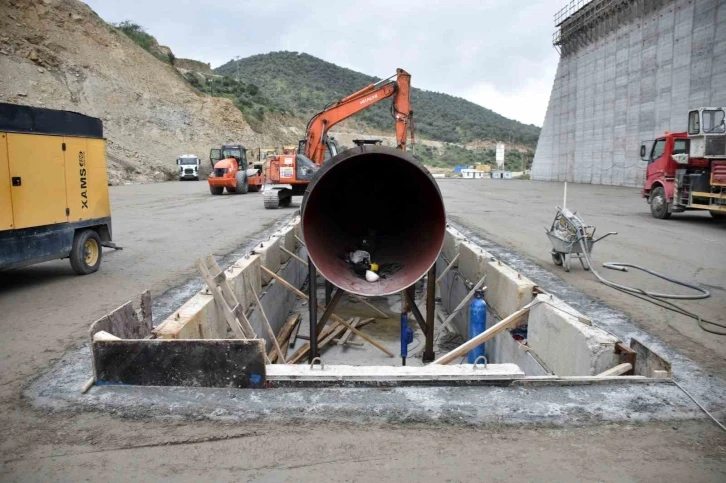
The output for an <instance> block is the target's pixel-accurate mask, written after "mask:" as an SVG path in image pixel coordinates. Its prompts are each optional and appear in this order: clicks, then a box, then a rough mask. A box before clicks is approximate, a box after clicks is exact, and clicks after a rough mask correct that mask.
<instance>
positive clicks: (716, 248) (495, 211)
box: [439, 179, 726, 377]
mask: <svg viewBox="0 0 726 483" xmlns="http://www.w3.org/2000/svg"><path fill="white" fill-rule="evenodd" d="M439 181H440V183H439V186H440V187H441V191H442V192H443V194H444V198H445V201H446V212H447V215H448V216H449V217H450V218H451V219H453V220H455V221H457V222H459V223H461V224H462V225H464V226H466V227H468V228H469V229H471V230H472V231H474V232H476V233H480V234H482V235H483V236H484V237H485V238H487V239H490V240H492V241H494V242H496V243H499V244H500V245H504V246H506V247H509V248H512V249H514V250H516V251H518V252H519V253H521V254H522V255H525V256H527V257H528V258H530V259H532V260H534V261H535V262H536V263H538V264H539V265H541V266H542V267H544V268H545V269H547V270H550V271H552V272H554V273H555V274H558V275H559V276H560V277H562V279H564V280H565V282H566V283H567V284H569V285H571V286H575V287H577V288H579V289H580V290H582V291H584V292H585V293H587V294H588V295H590V296H592V297H594V298H597V299H600V300H603V301H604V302H606V303H607V304H609V305H611V306H612V307H615V308H617V309H618V310H620V311H622V312H625V313H626V314H628V315H630V316H631V317H632V318H633V320H634V321H635V322H636V323H637V324H638V325H639V326H640V327H641V328H643V329H644V330H646V331H647V332H650V333H652V334H656V335H658V336H659V337H660V338H661V339H663V340H664V341H665V342H667V343H668V344H669V345H671V346H673V347H675V348H677V349H678V350H680V351H681V352H682V353H683V354H685V355H686V356H688V357H689V358H691V359H693V360H694V361H696V362H698V363H699V364H700V365H701V366H703V367H705V368H708V369H709V370H710V371H712V372H713V373H716V374H719V375H721V376H722V377H726V345H724V341H726V336H718V335H713V334H709V333H708V332H705V331H703V330H701V329H700V328H699V327H698V324H697V322H696V321H695V320H694V319H690V318H687V317H685V316H682V315H678V314H675V313H673V312H670V311H667V310H664V309H661V308H658V307H656V306H655V305H652V304H650V303H648V302H644V301H641V300H638V299H636V298H635V297H632V296H630V295H627V294H624V293H622V292H618V291H616V290H614V289H612V288H610V287H607V286H605V285H603V284H601V283H599V282H598V281H597V280H596V279H595V277H594V276H593V275H592V274H591V273H589V272H586V271H584V270H583V269H582V267H581V266H580V264H579V262H578V261H577V260H573V265H572V267H573V268H572V271H571V272H569V273H566V272H565V271H564V270H563V269H562V268H560V267H555V265H554V264H553V263H552V258H551V256H550V254H549V251H550V249H551V248H552V245H551V244H550V242H549V239H548V238H547V236H546V235H545V232H544V227H548V228H549V226H550V225H551V224H552V219H553V218H554V215H555V206H561V205H562V195H563V184H562V183H547V182H536V181H518V180H495V179H485V180H439ZM567 206H568V208H570V209H572V210H576V211H578V212H579V213H580V214H581V215H582V217H583V219H584V220H585V222H586V223H588V224H591V225H594V226H595V227H596V228H597V235H604V234H605V233H607V232H609V231H616V232H618V235H616V236H610V237H608V238H606V239H605V240H603V241H602V242H601V243H598V244H596V245H595V249H594V253H593V255H594V262H595V263H596V269H597V271H598V272H599V273H600V274H601V275H602V276H604V277H605V278H607V279H609V280H613V281H615V282H618V283H621V284H625V285H635V286H639V287H643V288H646V289H648V290H654V291H659V292H669V293H693V292H689V291H688V289H685V288H683V287H678V286H675V285H672V284H668V283H665V282H662V281H660V280H659V279H657V278H655V277H650V276H647V275H645V274H643V273H641V272H638V271H635V270H631V271H630V272H628V273H622V272H617V271H613V270H607V269H605V268H602V266H601V265H602V262H607V261H620V262H628V263H633V264H636V265H642V266H644V267H647V268H650V269H652V270H655V271H657V272H661V273H664V274H667V275H670V276H672V277H676V278H678V279H680V280H683V281H686V282H690V283H696V284H700V285H703V286H704V287H706V288H707V289H708V290H710V291H711V293H712V295H711V297H710V298H708V299H705V300H697V301H683V302H678V303H679V305H683V307H685V308H686V309H687V310H690V311H692V312H695V313H698V314H700V315H701V316H702V317H704V318H706V319H708V320H713V321H716V322H720V323H721V324H726V248H725V245H724V242H726V223H722V222H716V221H715V220H714V219H712V218H711V215H709V214H708V212H688V213H683V214H674V215H673V216H672V218H671V219H669V220H656V219H655V218H653V217H652V216H651V215H650V211H649V208H648V205H647V204H646V202H645V201H644V200H643V199H642V198H640V197H639V192H638V190H637V189H633V188H621V187H613V186H594V185H583V184H569V186H568V195H567Z"/></svg>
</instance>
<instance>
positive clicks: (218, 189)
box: [209, 186, 224, 195]
mask: <svg viewBox="0 0 726 483" xmlns="http://www.w3.org/2000/svg"><path fill="white" fill-rule="evenodd" d="M222 191H224V188H222V187H221V186H210V187H209V192H210V193H212V194H213V195H221V194H222Z"/></svg>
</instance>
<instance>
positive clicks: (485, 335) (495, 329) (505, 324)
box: [433, 301, 538, 364]
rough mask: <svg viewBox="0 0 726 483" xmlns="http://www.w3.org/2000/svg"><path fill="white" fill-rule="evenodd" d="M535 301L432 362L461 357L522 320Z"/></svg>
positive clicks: (437, 362) (436, 362) (447, 360)
mask: <svg viewBox="0 0 726 483" xmlns="http://www.w3.org/2000/svg"><path fill="white" fill-rule="evenodd" d="M535 303H538V302H537V301H534V302H531V303H529V304H527V305H525V306H524V307H522V308H521V309H519V310H517V311H516V312H514V313H513V314H511V315H510V316H509V317H506V318H505V319H503V320H501V321H500V322H498V323H497V324H495V325H493V326H491V327H489V328H488V329H487V330H485V331H484V332H482V333H481V334H479V335H477V336H476V337H474V338H473V339H469V340H468V341H466V342H464V343H463V344H461V345H460V346H459V347H457V348H456V349H454V350H452V351H451V352H449V353H447V354H444V355H443V356H441V357H439V358H438V359H436V360H435V361H434V362H433V364H449V363H451V362H453V361H454V360H456V359H458V358H459V357H462V356H464V355H466V354H467V353H468V352H469V351H470V350H472V349H473V348H474V347H476V346H478V345H481V344H482V343H484V342H486V341H488V340H489V339H491V338H492V337H494V336H495V335H497V334H499V333H500V332H502V331H504V330H505V329H508V328H510V327H515V326H516V325H517V324H519V322H521V321H522V319H524V318H525V317H527V316H528V315H529V309H530V307H532V306H533V305H534V304H535Z"/></svg>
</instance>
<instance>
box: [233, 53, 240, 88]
mask: <svg viewBox="0 0 726 483" xmlns="http://www.w3.org/2000/svg"><path fill="white" fill-rule="evenodd" d="M240 58H241V57H240V56H239V55H237V56H235V58H234V60H235V61H236V62H237V82H239V59H240Z"/></svg>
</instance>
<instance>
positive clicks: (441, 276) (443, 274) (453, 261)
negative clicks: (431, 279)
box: [436, 253, 459, 285]
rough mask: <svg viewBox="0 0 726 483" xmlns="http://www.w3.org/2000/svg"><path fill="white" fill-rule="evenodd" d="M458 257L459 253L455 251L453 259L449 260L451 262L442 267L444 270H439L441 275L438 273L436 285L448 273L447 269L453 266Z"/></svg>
mask: <svg viewBox="0 0 726 483" xmlns="http://www.w3.org/2000/svg"><path fill="white" fill-rule="evenodd" d="M458 259H459V254H458V253H457V254H456V256H455V257H454V258H453V260H451V262H450V263H449V264H448V265H447V266H446V268H445V269H444V271H443V272H441V275H439V277H438V278H437V279H436V285H438V284H439V283H441V280H443V279H444V276H445V275H446V274H447V273H449V270H451V269H452V268H453V267H454V264H455V263H456V261H457V260H458Z"/></svg>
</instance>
